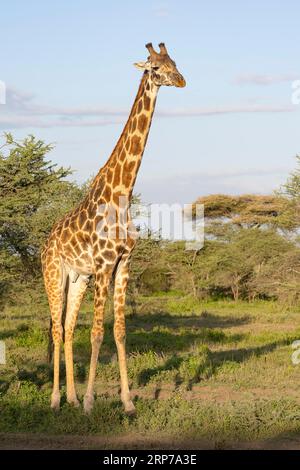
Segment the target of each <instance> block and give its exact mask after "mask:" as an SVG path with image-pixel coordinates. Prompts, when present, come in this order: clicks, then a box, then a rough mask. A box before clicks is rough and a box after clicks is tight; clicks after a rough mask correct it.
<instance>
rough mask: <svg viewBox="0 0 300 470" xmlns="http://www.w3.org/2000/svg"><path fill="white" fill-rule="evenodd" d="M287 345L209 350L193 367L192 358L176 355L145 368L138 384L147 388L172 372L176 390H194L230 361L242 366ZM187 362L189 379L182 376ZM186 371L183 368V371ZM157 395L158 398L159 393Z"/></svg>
mask: <svg viewBox="0 0 300 470" xmlns="http://www.w3.org/2000/svg"><path fill="white" fill-rule="evenodd" d="M286 344H287V341H286V340H278V341H273V342H271V343H269V344H265V345H263V346H257V347H250V348H239V349H230V350H223V351H210V350H208V352H207V354H206V355H205V356H204V357H203V355H202V356H201V355H199V363H197V355H195V356H193V357H192V359H193V363H192V364H191V365H190V364H189V363H188V360H189V358H191V356H186V357H184V356H183V357H179V356H176V355H174V356H172V357H171V358H169V359H168V360H166V362H165V363H164V364H163V365H160V366H158V367H153V368H145V369H144V370H143V371H141V372H140V374H139V376H138V384H139V385H140V386H145V385H147V384H148V383H149V382H150V381H151V380H153V378H155V379H157V381H158V382H160V376H161V377H162V378H164V377H166V373H170V372H172V374H170V375H169V377H170V376H172V378H173V385H174V388H175V389H176V388H177V387H178V386H180V385H182V384H183V383H186V390H192V387H193V385H194V384H197V383H199V382H201V380H203V379H209V378H210V377H212V376H214V374H215V373H216V370H217V369H218V368H219V367H220V366H222V364H224V362H227V361H230V362H235V363H236V364H241V363H243V362H245V361H247V360H248V359H250V358H251V357H253V356H254V357H260V356H263V355H266V354H269V353H270V352H272V351H274V350H275V349H277V348H278V347H281V346H285V345H286ZM196 354H197V353H196ZM185 361H187V367H188V368H189V369H188V372H189V377H187V378H186V377H184V375H182V371H181V369H182V368H183V366H184V365H185ZM185 369H186V368H185ZM185 369H184V368H183V371H184V370H185ZM156 395H157V398H158V395H159V393H157V394H156Z"/></svg>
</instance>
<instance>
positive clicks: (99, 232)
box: [42, 44, 185, 414]
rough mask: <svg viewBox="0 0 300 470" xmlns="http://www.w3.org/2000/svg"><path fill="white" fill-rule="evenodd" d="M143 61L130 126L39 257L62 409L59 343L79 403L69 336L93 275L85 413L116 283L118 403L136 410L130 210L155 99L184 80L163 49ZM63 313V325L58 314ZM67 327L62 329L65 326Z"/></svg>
mask: <svg viewBox="0 0 300 470" xmlns="http://www.w3.org/2000/svg"><path fill="white" fill-rule="evenodd" d="M146 47H147V48H148V50H149V52H150V56H149V58H148V61H147V62H145V63H139V64H136V65H137V67H138V68H142V69H144V75H143V78H142V80H141V83H140V86H139V90H138V93H137V96H136V99H135V101H134V104H133V107H132V109H131V113H130V115H129V118H128V121H127V123H126V125H125V127H124V130H123V132H122V134H121V136H120V138H119V140H118V142H117V145H116V147H115V148H114V150H113V152H112V154H111V156H110V158H109V159H108V161H107V163H106V164H105V165H104V166H103V167H102V168H101V169H100V171H99V173H98V174H97V176H96V177H95V179H94V181H93V182H92V184H91V187H90V190H89V192H88V194H87V195H86V197H85V199H84V200H83V201H82V203H81V204H80V205H79V206H78V207H77V208H75V209H74V210H73V211H71V212H70V213H68V214H67V215H66V216H65V217H64V218H63V219H62V220H60V221H59V222H58V223H57V224H56V225H55V226H54V227H53V229H52V231H51V233H50V236H49V238H48V241H47V243H46V244H45V247H44V249H43V251H42V266H43V275H44V282H45V288H46V292H47V295H48V300H49V306H50V312H51V319H52V331H51V333H52V338H53V343H54V379H53V393H52V398H51V406H52V408H54V409H57V408H59V403H60V392H59V360H60V345H61V341H62V339H63V331H64V341H65V359H66V379H67V400H68V402H69V403H72V404H74V405H75V406H78V405H79V402H78V400H77V396H76V391H75V385H74V374H73V348H72V343H73V333H74V329H75V325H76V320H77V315H78V311H79V308H80V304H81V301H82V299H83V296H84V293H85V291H86V288H87V284H88V280H89V278H90V276H91V275H94V277H95V298H94V320H93V326H92V330H91V345H92V353H91V362H90V372H89V380H88V387H87V392H86V394H85V397H84V408H85V411H86V412H89V411H90V410H91V409H92V406H93V401H94V381H95V375H96V366H97V361H98V355H99V350H100V347H101V343H102V340H103V335H104V325H103V316H104V306H105V300H106V297H107V291H108V287H109V283H110V281H111V279H112V278H113V279H114V313H115V318H114V337H115V341H116V346H117V351H118V359H119V365H120V377H121V399H122V401H123V403H124V407H125V411H126V412H127V413H129V414H130V413H133V412H134V410H135V409H134V405H133V403H132V401H131V399H130V392H129V387H128V378H127V368H126V353H125V315H124V308H125V294H126V287H127V282H128V276H129V261H130V254H131V252H132V250H133V248H134V245H135V243H136V231H135V229H134V227H133V224H132V222H131V219H130V212H129V204H130V199H131V195H132V190H133V186H134V183H135V180H136V176H137V172H138V169H139V166H140V163H141V159H142V155H143V152H144V148H145V145H146V142H147V137H148V133H149V129H150V126H151V120H152V115H153V112H154V108H155V103H156V96H157V93H158V90H159V88H160V86H161V85H175V86H179V87H182V86H185V82H184V79H183V77H182V76H181V75H180V74H179V72H178V71H177V69H176V65H175V63H174V62H173V61H172V60H171V59H170V58H169V56H168V54H167V52H166V49H165V46H164V45H163V44H161V45H160V54H158V53H156V52H155V51H154V49H153V48H152V45H151V44H148V45H147V46H146ZM64 306H65V309H66V314H65V319H64V325H63V324H62V322H63V308H64ZM63 326H64V328H63Z"/></svg>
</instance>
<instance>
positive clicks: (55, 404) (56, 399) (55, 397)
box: [51, 394, 60, 411]
mask: <svg viewBox="0 0 300 470" xmlns="http://www.w3.org/2000/svg"><path fill="white" fill-rule="evenodd" d="M59 405H60V394H52V396H51V408H52V410H54V411H59Z"/></svg>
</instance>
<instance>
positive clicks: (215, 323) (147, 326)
mask: <svg viewBox="0 0 300 470" xmlns="http://www.w3.org/2000/svg"><path fill="white" fill-rule="evenodd" d="M16 300H17V301H16V305H18V307H16V306H12V305H10V306H7V307H5V309H4V311H2V314H1V317H2V321H1V327H0V328H1V329H0V339H1V340H3V341H5V343H6V349H7V364H6V365H5V366H4V365H1V366H0V371H1V375H0V394H1V395H0V447H1V448H20V449H21V448H52V449H55V448H59V449H63V448H107V449H109V448H115V449H116V448H129V449H134V448H148V449H150V448H175V449H180V448H277V447H278V448H300V434H299V432H300V365H299V366H297V365H293V364H292V361H291V354H292V352H293V350H292V348H291V344H292V342H293V341H294V340H297V339H300V317H299V312H298V311H297V309H294V310H291V309H290V310H283V309H282V307H279V306H278V305H277V304H276V303H273V302H271V301H268V302H263V301H258V302H253V303H248V302H233V301H214V302H212V301H210V302H207V303H205V302H199V301H195V300H194V299H193V298H192V297H186V296H185V297H184V296H182V295H181V294H180V292H173V293H171V294H161V295H159V294H158V295H156V296H151V297H146V296H144V297H142V296H140V297H139V299H138V304H137V309H136V313H134V314H132V311H131V309H130V308H129V307H128V311H127V352H128V372H129V378H130V383H131V389H132V395H133V397H134V401H135V405H136V408H137V416H136V417H131V418H130V417H127V416H126V415H125V414H124V413H123V408H122V404H121V402H120V399H119V371H118V362H117V356H116V348H115V344H114V339H113V330H112V328H113V316H112V313H111V306H110V305H108V308H107V313H106V332H105V340H104V343H103V346H102V349H101V355H100V360H99V365H98V373H97V381H96V394H97V399H96V402H95V407H94V410H93V412H92V414H91V415H90V416H86V415H85V414H84V413H83V410H82V407H81V408H79V409H75V408H73V407H71V406H70V405H68V404H67V403H66V397H65V377H64V363H63V362H62V374H61V385H62V406H61V410H60V412H58V413H55V412H53V411H52V410H51V409H50V405H49V403H50V394H51V381H52V367H51V366H50V365H48V364H47V362H46V350H47V341H48V322H49V314H48V307H47V304H46V301H45V298H44V296H43V295H39V296H38V295H37V294H36V295H35V296H34V297H32V298H30V297H29V296H28V297H26V296H25V297H24V296H22V297H20V299H16ZM92 311H93V307H92V300H91V294H89V295H88V296H87V299H86V301H85V303H84V304H83V305H82V308H81V311H80V314H79V318H78V324H77V328H76V333H75V339H74V356H75V363H76V365H75V375H76V382H77V390H78V395H79V398H80V400H82V396H83V394H84V391H85V387H86V382H87V373H88V365H89V356H90V342H89V336H90V326H91V323H92Z"/></svg>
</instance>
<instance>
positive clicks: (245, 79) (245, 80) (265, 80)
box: [234, 74, 300, 85]
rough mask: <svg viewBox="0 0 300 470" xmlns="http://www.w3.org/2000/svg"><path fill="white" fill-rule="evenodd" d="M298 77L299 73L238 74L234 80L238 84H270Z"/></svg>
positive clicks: (289, 80) (299, 76)
mask: <svg viewBox="0 0 300 470" xmlns="http://www.w3.org/2000/svg"><path fill="white" fill-rule="evenodd" d="M299 78H300V74H298V75H297V74H282V75H256V74H244V75H239V76H238V77H236V79H235V80H234V81H235V83H237V84H239V85H249V84H250V85H272V84H275V83H282V82H291V81H293V80H297V79H299Z"/></svg>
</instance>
